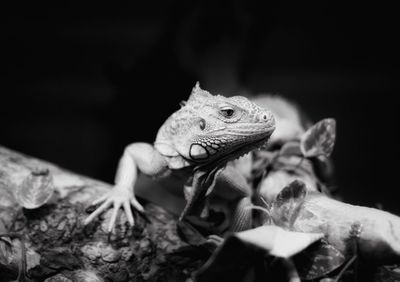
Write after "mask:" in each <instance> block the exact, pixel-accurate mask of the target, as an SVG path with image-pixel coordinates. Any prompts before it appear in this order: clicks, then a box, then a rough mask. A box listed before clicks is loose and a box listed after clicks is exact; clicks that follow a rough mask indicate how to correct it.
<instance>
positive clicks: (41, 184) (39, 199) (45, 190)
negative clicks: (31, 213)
mask: <svg viewBox="0 0 400 282" xmlns="http://www.w3.org/2000/svg"><path fill="white" fill-rule="evenodd" d="M53 192H54V185H53V178H52V176H51V174H50V172H49V170H47V169H45V170H38V171H33V172H32V173H31V174H30V175H29V176H28V177H26V178H25V179H24V181H23V182H22V184H21V185H19V186H18V187H17V191H16V200H17V202H18V203H19V204H20V205H21V206H23V207H24V208H26V209H35V208H38V207H40V206H42V205H44V204H45V203H46V202H47V201H48V200H49V199H50V198H51V196H52V195H53Z"/></svg>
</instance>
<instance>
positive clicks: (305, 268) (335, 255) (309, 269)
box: [293, 239, 346, 280]
mask: <svg viewBox="0 0 400 282" xmlns="http://www.w3.org/2000/svg"><path fill="white" fill-rule="evenodd" d="M293 260H294V263H295V265H296V268H297V271H298V272H299V274H300V277H301V278H302V279H305V280H311V279H315V278H319V277H321V276H324V275H326V274H328V273H330V272H331V271H333V270H335V269H336V268H338V267H339V266H341V265H342V264H343V263H344V262H345V261H346V258H345V256H344V255H343V254H342V253H341V252H340V251H339V250H337V249H336V248H335V247H334V246H332V245H331V244H329V243H328V242H327V241H326V240H324V239H322V240H321V241H319V242H317V243H316V244H314V245H312V246H310V247H309V248H307V249H306V250H304V251H303V252H301V253H299V254H298V255H296V256H294V257H293Z"/></svg>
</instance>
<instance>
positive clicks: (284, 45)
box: [0, 0, 400, 213]
mask: <svg viewBox="0 0 400 282" xmlns="http://www.w3.org/2000/svg"><path fill="white" fill-rule="evenodd" d="M131 2H133V1H131ZM136 2H138V3H130V4H129V5H127V6H117V5H113V4H110V3H108V4H107V5H105V4H104V5H103V4H96V5H93V6H82V5H65V6H61V5H59V6H44V5H39V4H37V3H35V4H29V5H23V4H21V3H18V4H15V5H9V6H3V7H2V11H1V13H2V17H1V18H2V20H1V36H0V43H1V49H2V51H1V53H0V54H1V55H0V57H1V64H0V67H1V69H2V73H3V74H2V75H1V78H2V82H1V85H0V87H1V88H0V89H1V102H0V105H1V108H0V121H1V129H0V145H3V146H6V147H9V148H11V149H14V150H18V151H21V152H23V153H26V154H29V155H32V156H35V157H39V158H42V159H45V160H48V161H51V162H53V163H56V164H59V165H61V166H63V167H65V168H68V169H70V170H73V171H75V172H78V173H81V174H85V175H89V176H92V177H95V178H98V179H102V180H105V181H108V182H112V181H113V176H114V172H115V167H116V164H117V161H118V158H119V156H120V155H121V153H122V151H123V148H124V146H125V145H127V144H128V143H131V142H134V141H147V142H151V141H153V139H154V138H155V134H156V132H157V129H158V128H159V126H160V125H161V123H162V122H163V121H164V119H165V118H166V117H167V116H168V115H169V114H170V113H172V112H173V111H174V110H176V109H177V108H178V107H179V106H178V104H179V101H181V100H185V99H187V97H188V95H189V93H190V91H191V88H192V87H193V86H194V84H195V82H196V81H200V83H201V86H202V87H203V88H205V89H207V90H210V91H211V92H214V93H222V94H225V95H232V94H237V93H240V92H241V91H243V90H245V91H248V92H249V93H255V94H257V93H261V92H269V93H279V94H281V95H283V96H285V97H288V98H290V99H292V100H294V101H295V102H297V103H298V104H299V105H300V106H301V107H302V108H303V109H304V110H305V112H306V113H307V114H308V115H309V116H310V117H311V118H312V119H313V120H315V121H317V120H319V119H322V118H324V117H334V118H336V119H337V122H338V124H337V126H338V136H337V144H336V147H335V150H334V153H333V159H334V162H335V165H336V173H337V174H336V175H337V184H338V186H339V188H340V191H341V194H342V195H343V197H344V199H345V200H346V201H347V202H351V203H355V204H363V205H368V206H375V205H376V204H381V205H382V206H383V208H384V209H387V210H389V211H392V212H396V213H400V205H399V203H398V202H399V197H398V196H397V194H398V193H397V191H398V189H399V188H400V187H399V185H398V182H399V180H398V175H399V172H398V165H397V162H398V160H399V149H398V146H399V145H398V143H399V142H398V139H397V131H398V129H399V126H398V112H399V108H398V103H397V102H395V101H396V96H397V95H398V94H399V90H400V87H399V83H398V78H399V60H398V52H399V48H398V47H399V46H398V44H396V41H397V40H398V37H399V29H398V25H397V22H396V16H397V15H396V14H395V12H396V9H395V8H394V7H391V6H386V5H385V4H383V3H382V2H379V4H378V2H376V3H370V4H366V3H359V4H355V3H353V4H348V3H347V4H340V3H339V2H336V1H319V2H309V1H306V2H307V3H303V2H304V1H301V3H300V1H297V3H296V4H293V3H290V2H288V1H281V2H279V1H273V2H272V1H271V2H266V1H263V2H262V1H260V2H257V1H199V2H195V1H172V0H170V1H140V2H139V1H136ZM139 3H140V4H139ZM261 3H263V4H261Z"/></svg>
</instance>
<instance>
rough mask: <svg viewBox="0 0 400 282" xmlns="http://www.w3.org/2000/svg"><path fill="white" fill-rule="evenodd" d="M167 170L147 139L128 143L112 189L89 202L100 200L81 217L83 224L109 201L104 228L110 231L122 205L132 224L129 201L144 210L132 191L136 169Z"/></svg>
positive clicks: (156, 173)
mask: <svg viewBox="0 0 400 282" xmlns="http://www.w3.org/2000/svg"><path fill="white" fill-rule="evenodd" d="M167 170H168V164H167V161H166V160H165V158H164V157H163V156H162V155H161V154H160V153H159V152H158V151H157V150H156V149H155V148H154V147H153V146H152V145H150V144H147V143H132V144H130V145H128V146H127V147H126V148H125V150H124V153H123V155H122V157H121V159H120V161H119V164H118V168H117V173H116V177H115V185H114V187H113V189H112V190H111V191H110V192H108V193H106V194H105V195H103V196H102V197H100V198H99V199H97V200H95V201H94V202H93V203H92V205H97V204H100V203H102V204H101V205H100V206H99V207H98V208H97V209H96V210H95V211H94V212H92V213H91V214H90V215H89V216H88V217H87V218H86V219H85V221H84V224H85V225H86V224H88V223H90V222H91V221H92V220H93V219H94V218H95V217H97V216H98V215H99V214H100V213H102V212H104V211H105V210H106V209H108V208H109V207H110V206H111V205H113V212H112V215H111V219H110V223H109V226H108V232H111V231H112V229H113V228H114V224H115V221H116V219H117V215H118V211H119V209H120V208H121V207H122V208H123V209H124V211H125V213H126V216H127V219H128V221H129V223H130V225H131V226H133V225H134V219H133V215H132V210H131V205H132V206H133V207H134V208H135V209H136V210H138V211H140V212H144V209H143V207H142V205H141V204H140V203H139V202H138V201H137V200H136V197H135V193H134V185H135V183H136V179H137V174H138V171H139V172H142V173H144V174H146V175H149V176H159V175H162V174H163V173H165V172H166V171H167Z"/></svg>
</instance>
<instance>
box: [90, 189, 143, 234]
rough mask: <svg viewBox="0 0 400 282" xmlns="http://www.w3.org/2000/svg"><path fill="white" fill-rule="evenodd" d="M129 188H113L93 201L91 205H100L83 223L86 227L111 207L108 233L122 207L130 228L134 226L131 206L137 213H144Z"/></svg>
mask: <svg viewBox="0 0 400 282" xmlns="http://www.w3.org/2000/svg"><path fill="white" fill-rule="evenodd" d="M131 190H132V189H131V188H126V187H122V186H115V187H114V188H113V189H112V190H111V191H110V192H108V193H106V194H105V195H103V196H102V197H100V198H99V199H97V200H95V201H94V202H93V203H92V205H97V204H100V203H102V204H101V205H100V206H99V207H98V208H97V209H96V210H95V211H94V212H92V213H91V214H90V215H89V216H88V217H87V218H86V219H85V221H84V224H85V225H87V224H89V223H90V222H92V221H93V219H94V218H95V217H97V216H98V215H99V214H101V213H102V212H104V211H105V210H107V209H108V208H109V207H110V206H111V205H112V206H113V211H112V215H111V219H110V223H109V225H108V230H107V231H108V232H109V233H110V232H111V231H112V230H113V228H114V225H115V221H116V219H117V216H118V211H119V209H120V208H121V207H122V208H123V209H124V211H125V214H126V217H127V219H128V222H129V224H130V225H131V226H134V225H135V220H134V218H133V214H132V209H131V205H132V206H133V208H134V209H135V210H137V211H139V212H142V213H144V208H143V206H142V205H141V204H140V203H139V202H138V201H137V200H136V198H135V196H134V194H133V192H132V191H131Z"/></svg>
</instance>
